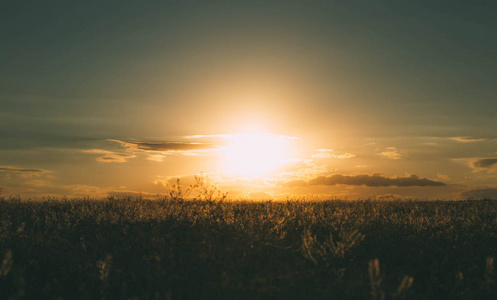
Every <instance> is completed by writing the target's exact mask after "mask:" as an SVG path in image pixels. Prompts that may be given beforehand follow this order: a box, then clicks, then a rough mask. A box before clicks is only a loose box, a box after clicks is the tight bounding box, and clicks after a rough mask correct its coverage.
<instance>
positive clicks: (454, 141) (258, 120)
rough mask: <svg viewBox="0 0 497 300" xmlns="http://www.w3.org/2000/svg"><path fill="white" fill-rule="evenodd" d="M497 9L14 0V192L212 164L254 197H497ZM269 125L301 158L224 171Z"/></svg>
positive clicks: (2, 75)
mask: <svg viewBox="0 0 497 300" xmlns="http://www.w3.org/2000/svg"><path fill="white" fill-rule="evenodd" d="M496 12H497V4H495V2H493V1H473V2H465V3H462V2H457V1H125V0H121V1H7V2H6V3H4V4H3V7H2V10H1V11H0V40H1V41H2V47H0V64H1V66H2V67H1V68H0V189H1V191H2V195H10V194H13V193H14V194H20V195H23V196H24V195H25V196H26V197H31V196H37V197H39V196H42V195H57V196H60V195H70V196H72V195H98V196H101V195H106V194H109V193H111V194H112V193H116V194H125V193H128V194H133V193H142V194H147V195H148V194H150V195H153V194H156V193H163V192H165V190H166V189H167V185H168V184H169V182H170V180H171V179H173V178H183V179H184V182H186V183H187V182H188V181H189V180H191V176H192V175H194V174H199V173H200V172H204V173H205V174H208V175H209V176H210V178H212V179H213V180H215V181H217V182H218V183H219V184H220V186H221V187H223V188H224V189H226V190H229V191H230V192H231V193H232V194H233V195H240V196H242V197H250V196H251V194H254V195H261V196H267V197H279V196H288V195H305V196H311V197H314V196H315V197H322V198H326V197H334V196H340V197H342V196H349V198H355V197H368V196H386V195H390V197H397V196H401V197H428V198H454V197H458V198H467V197H472V196H478V197H479V196H482V195H483V196H488V197H497V181H496V179H497V130H496V129H497V118H496V115H497V85H496V84H495V82H496V79H497V21H496V18H495V14H496ZM255 129H256V130H257V131H258V132H259V131H260V132H264V133H265V134H268V135H267V136H271V137H272V138H271V139H273V140H275V141H276V140H278V141H282V143H284V144H285V147H287V149H290V150H289V154H288V157H287V158H288V161H285V162H281V163H280V164H279V165H278V166H276V165H275V168H274V170H271V173H270V174H269V173H265V174H264V176H263V175H260V176H258V178H257V179H254V178H250V180H249V179H247V178H240V174H233V172H232V173H231V174H226V173H229V172H226V170H227V169H226V166H225V165H226V161H227V160H226V156H229V155H228V154H226V153H227V152H223V151H225V150H223V149H231V148H229V147H230V146H229V145H232V144H233V141H234V140H237V139H236V138H233V136H235V135H236V134H240V133H245V132H247V131H250V130H255ZM191 136H196V137H193V138H192V137H191ZM282 136H284V137H282ZM292 137H295V138H292ZM238 140H240V139H238ZM251 141H254V139H252V140H251ZM266 142H268V143H269V144H270V143H271V142H270V141H269V139H266V140H265V139H262V142H260V143H261V144H264V143H266ZM230 143H231V144H230ZM254 143H255V144H257V143H259V142H257V141H255V142H254ZM259 147H265V146H264V145H260V146H259ZM266 147H267V148H268V152H267V153H268V155H270V154H271V153H270V151H269V150H270V149H269V148H270V147H269V146H268V145H267V144H266ZM319 149H321V150H319ZM226 151H228V152H229V151H233V150H226ZM254 152H257V153H259V150H257V149H255V150H253V151H251V153H254ZM223 153H224V154H223ZM264 153H266V152H264ZM273 154H274V155H275V157H277V156H279V155H278V154H277V153H273ZM240 155H242V154H239V155H235V156H236V157H239V156H240ZM246 155H248V156H250V155H252V154H250V153H248V154H246ZM260 155H262V156H264V155H265V154H260ZM267 157H270V156H267ZM262 160H264V159H262ZM228 161H229V160H228ZM268 161H271V159H268ZM234 164H235V165H237V164H236V163H234ZM223 166H224V167H223ZM240 168H243V167H242V166H240ZM235 173H236V172H235ZM242 173H243V172H242ZM374 174H378V175H377V176H376V177H375V175H374ZM413 174H414V175H415V176H416V178H418V179H419V180H411V179H413V177H411V176H412V175H413ZM338 175H339V176H345V178H346V179H343V178H342V179H339V177H337V176H338ZM361 176H363V177H361ZM364 176H366V177H364ZM378 176H379V177H381V178H383V179H380V181H381V182H382V183H381V184H382V185H381V186H378V184H373V183H371V182H373V181H374V182H378V181H377V179H378ZM242 177H243V176H242ZM323 178H324V179H323ZM340 178H341V177H340ZM409 178H410V179H409ZM422 179H426V180H428V181H429V183H430V184H427V185H426V181H423V180H422ZM361 180H362V181H361ZM399 180H400V181H399ZM400 182H404V183H400ZM405 182H407V183H405ZM423 182H424V183H423ZM403 184H404V185H403Z"/></svg>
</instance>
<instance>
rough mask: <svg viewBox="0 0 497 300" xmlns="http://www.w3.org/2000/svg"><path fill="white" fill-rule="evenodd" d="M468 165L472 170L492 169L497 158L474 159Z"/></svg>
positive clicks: (496, 162)
mask: <svg viewBox="0 0 497 300" xmlns="http://www.w3.org/2000/svg"><path fill="white" fill-rule="evenodd" d="M470 165H471V167H473V168H475V169H476V168H492V167H494V166H496V165H497V158H496V157H490V158H474V159H471V161H470Z"/></svg>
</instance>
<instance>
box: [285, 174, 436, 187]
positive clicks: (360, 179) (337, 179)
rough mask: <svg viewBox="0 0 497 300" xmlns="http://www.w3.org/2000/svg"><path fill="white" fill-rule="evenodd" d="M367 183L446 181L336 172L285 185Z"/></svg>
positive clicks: (426, 183) (390, 183) (374, 185)
mask: <svg viewBox="0 0 497 300" xmlns="http://www.w3.org/2000/svg"><path fill="white" fill-rule="evenodd" d="M339 184H344V185H365V186H370V187H386V186H398V187H409V186H444V185H446V184H445V183H443V182H441V181H435V180H431V179H428V178H420V177H418V176H416V175H414V174H411V175H409V176H406V177H387V176H385V175H382V174H379V173H375V174H373V175H369V174H361V175H341V174H335V175H331V176H319V177H316V178H313V179H311V180H309V181H304V180H296V181H290V182H287V183H285V186H289V187H297V186H312V185H339Z"/></svg>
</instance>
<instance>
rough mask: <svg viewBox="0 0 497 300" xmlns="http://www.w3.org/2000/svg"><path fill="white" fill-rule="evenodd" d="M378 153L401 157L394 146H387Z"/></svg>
mask: <svg viewBox="0 0 497 300" xmlns="http://www.w3.org/2000/svg"><path fill="white" fill-rule="evenodd" d="M380 155H382V156H385V157H386V158H390V159H400V158H401V157H402V154H400V153H399V152H398V151H397V148H395V147H388V148H387V149H386V150H385V151H383V152H381V153H380Z"/></svg>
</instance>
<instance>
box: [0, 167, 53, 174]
mask: <svg viewBox="0 0 497 300" xmlns="http://www.w3.org/2000/svg"><path fill="white" fill-rule="evenodd" d="M0 172H7V173H35V174H39V173H49V171H47V170H43V169H32V168H28V169H25V168H17V167H7V166H0Z"/></svg>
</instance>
